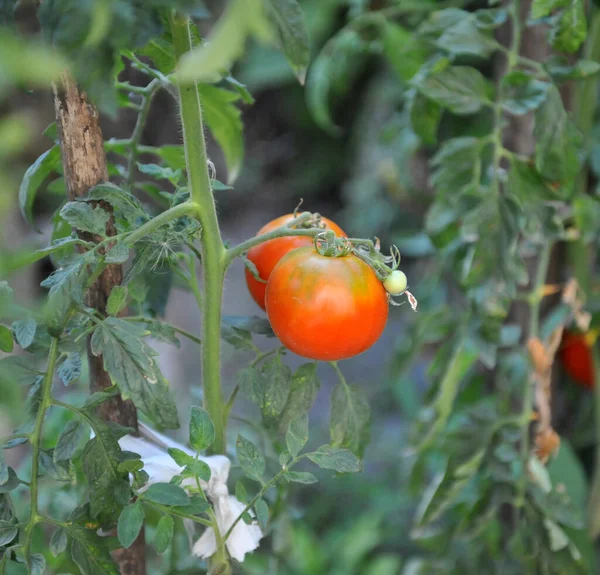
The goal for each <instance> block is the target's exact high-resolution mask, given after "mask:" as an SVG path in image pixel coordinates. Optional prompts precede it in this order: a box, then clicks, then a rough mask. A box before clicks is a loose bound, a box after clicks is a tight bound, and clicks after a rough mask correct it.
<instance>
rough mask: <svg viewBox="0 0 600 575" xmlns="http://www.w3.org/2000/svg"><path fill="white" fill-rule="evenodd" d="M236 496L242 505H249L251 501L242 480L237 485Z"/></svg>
mask: <svg viewBox="0 0 600 575" xmlns="http://www.w3.org/2000/svg"><path fill="white" fill-rule="evenodd" d="M235 496H236V498H237V499H239V500H240V501H241V502H242V503H248V502H249V501H250V498H249V497H248V492H247V491H246V488H245V487H244V484H243V483H242V482H241V480H240V481H237V482H236V484H235Z"/></svg>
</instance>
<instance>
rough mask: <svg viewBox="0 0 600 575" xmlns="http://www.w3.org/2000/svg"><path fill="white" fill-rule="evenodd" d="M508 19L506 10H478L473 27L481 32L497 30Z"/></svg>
mask: <svg viewBox="0 0 600 575" xmlns="http://www.w3.org/2000/svg"><path fill="white" fill-rule="evenodd" d="M507 19H508V10H507V9H506V8H489V9H485V8H484V9H480V10H477V11H476V12H475V25H476V26H477V27H478V28H482V29H483V30H491V29H494V28H498V26H501V25H502V24H504V22H506V20H507Z"/></svg>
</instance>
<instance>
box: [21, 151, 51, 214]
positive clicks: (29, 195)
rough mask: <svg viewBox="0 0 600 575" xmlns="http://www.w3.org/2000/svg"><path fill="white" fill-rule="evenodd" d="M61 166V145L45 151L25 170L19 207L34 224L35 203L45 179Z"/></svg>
mask: <svg viewBox="0 0 600 575" xmlns="http://www.w3.org/2000/svg"><path fill="white" fill-rule="evenodd" d="M59 166H60V147H59V146H58V145H56V146H53V147H52V148H50V149H49V150H48V151H47V152H44V153H43V154H42V155H41V156H40V157H39V158H38V159H37V160H36V161H35V162H34V163H33V164H32V165H31V166H29V168H27V171H26V172H25V175H24V176H23V181H22V182H21V186H20V188H19V207H20V208H21V213H22V214H23V217H24V218H25V220H26V221H27V222H28V223H30V224H31V225H33V213H32V211H33V203H34V201H35V197H36V194H37V191H38V189H39V187H40V186H41V185H42V183H43V182H44V180H45V179H46V178H47V177H48V176H49V175H50V174H51V173H52V172H54V171H55V170H56V169H57V168H58V167H59Z"/></svg>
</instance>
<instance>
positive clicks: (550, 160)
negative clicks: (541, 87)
mask: <svg viewBox="0 0 600 575" xmlns="http://www.w3.org/2000/svg"><path fill="white" fill-rule="evenodd" d="M533 135H534V138H535V141H536V149H535V165H536V168H537V169H538V171H539V172H540V174H542V176H544V177H545V178H548V179H549V180H556V181H558V182H561V183H566V182H569V181H571V180H572V178H573V177H574V176H575V174H577V173H578V171H579V161H578V158H577V153H576V147H575V142H574V136H573V132H572V129H571V128H570V126H569V120H568V118H567V113H566V111H565V109H564V106H563V103H562V99H561V96H560V93H559V91H558V89H557V88H556V87H555V86H551V87H550V88H549V89H548V95H547V97H546V100H545V101H544V103H543V104H542V105H541V106H540V107H539V108H538V109H537V110H536V113H535V127H534V130H533Z"/></svg>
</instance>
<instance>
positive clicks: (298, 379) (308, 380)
mask: <svg viewBox="0 0 600 575" xmlns="http://www.w3.org/2000/svg"><path fill="white" fill-rule="evenodd" d="M320 387H321V382H320V381H319V378H318V377H317V364H316V363H304V364H302V365H301V366H300V367H299V368H298V369H297V370H296V371H295V373H294V374H293V375H292V381H291V384H290V390H289V393H288V397H287V401H286V403H285V407H284V408H283V411H282V413H281V416H280V418H279V431H280V433H284V432H286V431H287V428H288V426H289V424H290V422H291V421H292V420H294V419H297V418H298V417H300V416H302V415H303V414H305V413H308V411H309V410H310V408H311V407H312V406H313V403H314V402H315V400H316V398H317V394H318V392H319V388H320Z"/></svg>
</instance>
